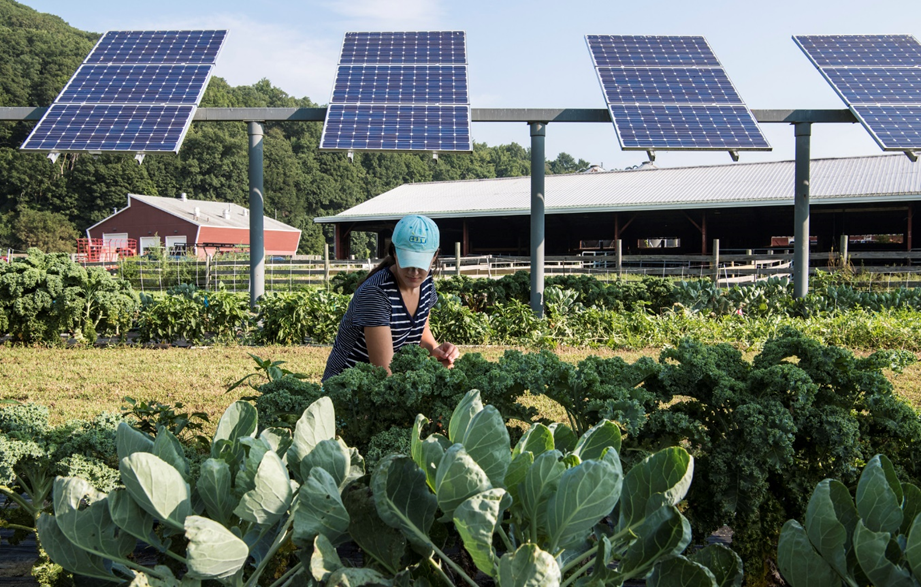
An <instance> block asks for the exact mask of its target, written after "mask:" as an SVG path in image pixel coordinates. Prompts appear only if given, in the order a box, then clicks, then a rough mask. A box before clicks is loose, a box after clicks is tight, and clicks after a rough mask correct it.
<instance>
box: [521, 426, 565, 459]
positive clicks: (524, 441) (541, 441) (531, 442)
mask: <svg viewBox="0 0 921 587" xmlns="http://www.w3.org/2000/svg"><path fill="white" fill-rule="evenodd" d="M555 447H556V445H555V444H554V442H553V431H552V430H550V429H549V428H547V427H546V426H544V425H543V424H531V427H530V428H528V429H527V430H526V431H525V433H524V434H522V435H521V438H520V439H519V440H518V444H516V445H515V448H514V449H512V459H513V460H514V459H515V457H517V456H518V455H520V454H521V453H524V452H530V453H532V454H533V455H534V456H535V457H539V456H540V455H542V454H544V453H545V452H547V451H548V450H553V449H554V448H555Z"/></svg>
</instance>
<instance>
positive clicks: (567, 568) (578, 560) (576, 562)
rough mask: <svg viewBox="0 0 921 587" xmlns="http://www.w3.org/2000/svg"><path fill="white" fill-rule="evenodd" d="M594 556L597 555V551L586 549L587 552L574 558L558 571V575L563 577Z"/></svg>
mask: <svg viewBox="0 0 921 587" xmlns="http://www.w3.org/2000/svg"><path fill="white" fill-rule="evenodd" d="M595 554H597V549H595V548H590V549H588V550H587V551H585V552H583V553H582V554H580V555H579V556H577V557H576V558H574V559H572V560H571V561H569V562H568V563H566V566H565V567H563V568H562V569H560V575H565V574H566V573H568V572H569V571H571V570H573V569H574V568H576V566H578V565H580V564H582V563H583V562H584V561H585V560H586V559H588V558H591V557H592V556H594V555H595Z"/></svg>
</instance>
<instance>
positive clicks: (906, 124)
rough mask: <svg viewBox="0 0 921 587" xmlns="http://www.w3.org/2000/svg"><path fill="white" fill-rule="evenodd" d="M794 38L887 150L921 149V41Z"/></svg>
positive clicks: (874, 37) (885, 37) (896, 37)
mask: <svg viewBox="0 0 921 587" xmlns="http://www.w3.org/2000/svg"><path fill="white" fill-rule="evenodd" d="M793 40H794V41H796V44H797V45H799V47H800V49H802V50H803V52H804V53H805V54H806V56H807V57H809V59H810V61H812V63H813V65H815V66H816V67H817V68H818V69H819V71H820V72H821V73H822V75H823V76H824V77H825V79H826V80H827V81H828V83H829V84H831V86H832V87H833V88H834V89H835V91H836V92H838V95H839V96H841V99H842V100H844V102H845V103H846V104H847V105H848V108H850V109H851V112H853V113H854V116H856V117H857V119H858V120H859V121H860V122H861V123H862V124H863V125H864V127H865V128H866V129H867V130H868V131H869V132H870V134H871V135H872V136H873V138H874V140H876V142H877V143H879V145H880V146H881V147H882V148H883V150H884V151H913V150H919V149H921V43H918V40H917V39H915V38H914V37H913V36H911V35H803V36H795V37H793Z"/></svg>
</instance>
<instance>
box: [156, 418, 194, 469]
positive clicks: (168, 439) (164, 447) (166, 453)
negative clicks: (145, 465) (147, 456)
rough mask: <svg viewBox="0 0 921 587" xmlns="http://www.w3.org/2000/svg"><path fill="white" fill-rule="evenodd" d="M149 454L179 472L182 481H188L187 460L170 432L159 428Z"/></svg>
mask: <svg viewBox="0 0 921 587" xmlns="http://www.w3.org/2000/svg"><path fill="white" fill-rule="evenodd" d="M150 452H151V453H152V454H155V455H157V456H158V457H160V458H161V459H163V461H165V462H167V463H169V464H171V465H172V466H173V468H175V469H176V470H177V471H179V474H180V475H182V478H183V479H185V480H186V481H190V479H189V460H188V459H187V458H185V452H184V451H183V450H182V444H181V443H180V442H179V439H178V438H176V436H175V435H174V434H173V433H172V432H170V431H169V430H167V429H166V428H164V427H163V426H160V429H159V431H158V432H157V438H156V440H154V443H153V448H152V449H151V450H150Z"/></svg>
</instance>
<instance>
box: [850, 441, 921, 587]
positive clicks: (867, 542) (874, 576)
mask: <svg viewBox="0 0 921 587" xmlns="http://www.w3.org/2000/svg"><path fill="white" fill-rule="evenodd" d="M874 458H875V457H874ZM867 467H869V465H867ZM864 472H866V468H865V469H864ZM893 552H894V553H901V549H900V548H899V546H898V543H897V542H896V541H895V540H894V539H893V538H892V535H891V534H889V532H874V531H873V530H870V529H869V528H867V526H865V525H864V523H863V520H860V521H859V522H857V529H856V530H854V554H855V555H856V556H857V564H859V565H860V568H861V569H862V570H863V572H864V574H865V575H866V576H867V578H868V579H869V580H870V582H871V583H873V584H874V585H885V586H886V587H917V585H918V583H917V582H916V581H915V580H914V579H913V578H912V576H911V573H910V572H909V570H908V569H906V568H904V567H902V566H900V565H897V564H894V563H893V562H892V560H890V557H889V556H887V554H890V553H893ZM896 560H897V559H896Z"/></svg>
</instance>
